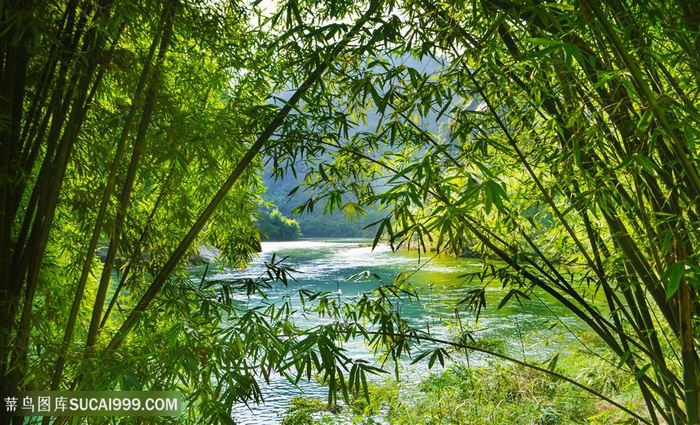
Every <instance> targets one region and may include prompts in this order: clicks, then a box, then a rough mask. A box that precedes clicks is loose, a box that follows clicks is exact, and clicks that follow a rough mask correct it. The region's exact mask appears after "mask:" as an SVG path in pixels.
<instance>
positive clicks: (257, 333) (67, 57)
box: [0, 0, 376, 423]
mask: <svg viewBox="0 0 700 425" xmlns="http://www.w3.org/2000/svg"><path fill="white" fill-rule="evenodd" d="M363 6H364V5H363ZM375 9H376V4H373V5H372V7H369V6H368V7H367V9H366V10H365V9H363V10H359V9H356V8H351V9H347V8H344V9H343V10H340V9H334V16H336V17H338V18H340V19H343V17H346V18H347V19H348V20H350V21H356V24H355V25H354V26H352V25H351V26H345V25H344V26H342V27H337V28H335V31H334V34H335V35H336V37H329V38H324V39H318V40H314V41H312V42H307V43H304V47H305V49H306V50H304V51H303V54H304V55H305V59H304V61H306V62H307V65H308V67H307V70H306V71H305V72H304V73H303V74H296V75H295V78H294V79H293V80H285V79H283V78H282V74H280V70H281V69H282V68H280V67H284V66H286V63H285V61H286V55H294V54H297V53H299V52H297V51H296V45H295V44H294V45H289V46H286V45H285V44H284V43H285V40H284V37H281V36H280V35H279V34H275V37H273V36H272V33H268V32H265V31H262V29H263V28H268V29H269V26H265V25H267V24H264V22H266V21H265V19H264V18H263V17H262V16H260V14H259V11H260V10H259V9H258V8H255V7H254V5H252V4H233V3H229V2H225V1H220V2H217V1H213V2H212V1H199V0H191V1H170V0H163V1H156V2H140V1H120V2H112V1H109V0H105V1H99V2H94V1H80V0H78V1H73V0H71V1H59V2H34V1H28V2H13V1H7V2H2V4H1V5H0V27H1V28H2V31H1V32H0V55H1V56H2V58H1V59H0V64H1V65H0V66H1V68H0V150H1V152H2V154H1V155H0V211H1V212H2V214H1V217H2V220H0V308H1V310H2V314H0V383H1V384H2V386H1V387H0V390H2V391H9V390H21V389H27V388H32V389H35V390H59V389H67V388H71V389H75V390H81V389H88V390H100V389H128V388H136V389H141V388H148V389H153V390H158V389H169V390H172V389H180V390H182V391H183V393H184V394H185V397H186V399H187V402H188V403H189V406H190V409H188V411H187V413H186V417H184V418H182V419H183V420H184V421H190V422H193V423H230V422H232V418H231V408H232V406H233V404H234V403H235V402H237V401H248V400H258V399H259V396H260V393H259V387H258V380H259V379H263V380H264V379H267V378H268V377H269V374H270V373H271V371H272V370H280V369H282V368H283V367H284V365H285V364H286V363H285V362H286V361H287V360H288V356H289V357H291V358H295V357H297V356H299V355H300V354H298V353H296V351H295V347H294V346H292V347H291V348H290V347H289V344H290V343H291V342H290V341H288V340H287V336H288V333H290V332H291V333H292V334H297V335H298V334H306V333H305V332H302V331H301V330H299V329H298V328H294V327H289V325H290V321H289V318H288V314H289V311H286V312H285V311H284V310H278V309H277V308H276V307H275V306H269V308H266V309H260V308H259V309H251V310H248V309H246V308H244V307H245V305H244V306H235V302H234V296H233V294H234V292H236V291H238V292H242V293H243V294H244V295H245V294H247V295H249V296H250V295H252V294H253V293H257V292H258V288H259V287H260V286H261V285H262V286H263V287H265V285H269V284H271V283H270V282H277V281H279V282H281V283H282V284H284V283H286V274H285V272H284V271H283V269H281V268H279V267H278V266H277V265H274V264H271V265H270V269H269V271H268V272H267V273H266V274H265V275H264V276H262V277H261V279H262V281H255V280H245V281H243V282H238V281H237V282H229V283H227V284H221V285H219V286H218V287H212V286H210V285H207V284H206V282H205V281H202V282H200V283H199V284H197V283H196V282H191V281H189V280H188V278H187V274H188V271H187V269H186V265H187V259H188V258H189V257H190V255H192V254H193V253H194V252H195V251H196V247H197V246H200V245H210V246H215V247H217V248H219V249H220V250H221V252H222V254H223V258H225V260H226V262H227V264H228V265H230V266H233V267H241V266H243V265H245V263H246V262H247V260H248V258H249V257H250V255H252V254H253V252H254V250H255V247H256V246H257V245H258V242H259V236H258V233H257V229H256V228H255V226H254V223H253V215H254V213H255V210H256V206H257V205H258V204H260V199H259V194H260V192H261V188H260V183H259V178H258V171H259V170H258V168H259V167H260V161H259V160H258V159H256V158H257V154H258V152H259V151H260V149H261V147H262V146H263V145H264V144H265V143H266V142H267V141H268V140H269V139H270V138H271V137H272V136H273V133H274V132H275V130H277V129H278V127H279V126H280V124H281V123H282V121H284V119H285V117H287V115H288V114H289V113H290V112H291V111H292V109H293V107H294V105H295V104H297V103H298V102H299V101H300V99H301V98H302V96H303V95H304V93H305V91H307V90H308V88H309V87H310V86H312V85H314V84H315V83H316V81H317V80H318V79H319V78H320V76H321V75H322V74H323V72H324V69H325V68H326V67H327V66H328V64H327V62H326V61H328V62H332V61H333V60H334V57H335V56H337V55H338V53H339V52H340V51H342V50H343V49H345V48H346V47H347V45H348V44H349V43H350V42H351V41H353V40H355V38H356V37H357V36H358V34H359V33H361V30H362V28H363V26H364V25H365V24H366V23H367V21H368V19H369V17H370V16H371V15H372V14H373V13H374V10H375ZM289 24H290V26H291V22H290V23H289ZM255 25H258V26H255ZM277 28H280V27H279V26H277ZM306 30H308V28H305V29H304V30H303V31H306ZM293 33H294V31H292V32H290V33H287V35H286V36H289V35H291V34H293ZM308 61H311V62H308ZM272 77H279V78H278V79H273V78H272ZM282 87H284V89H286V90H293V93H292V94H291V96H290V97H289V98H288V99H287V100H286V102H285V103H284V105H277V104H274V102H272V101H271V100H270V97H271V93H274V92H278V91H279V90H280V89H281V88H282ZM98 244H107V246H108V247H107V250H106V254H105V257H104V258H98V257H97V256H96V255H95V252H96V249H97V247H98ZM221 341H227V342H228V343H227V344H221ZM302 348H303V349H307V348H308V347H306V346H303V347H302ZM311 348H315V347H311ZM251 362H253V363H251ZM313 366H317V367H318V368H319V369H322V365H319V364H314V365H313ZM323 366H325V365H323ZM364 370H365V369H362V373H364ZM358 376H359V375H358ZM9 420H10V418H7V417H2V418H0V423H7V422H8V421H9ZM65 420H66V419H65V418H58V419H55V422H56V423H62V422H64V421H65ZM76 420H80V419H79V418H77V419H76Z"/></svg>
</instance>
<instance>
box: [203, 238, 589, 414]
mask: <svg viewBox="0 0 700 425" xmlns="http://www.w3.org/2000/svg"><path fill="white" fill-rule="evenodd" d="M273 254H274V255H276V256H277V258H278V259H279V258H282V257H287V258H286V260H285V261H284V263H283V264H285V265H286V266H287V267H290V268H292V269H294V270H296V272H295V273H293V276H294V278H295V281H292V282H290V284H289V285H288V286H287V287H284V286H282V285H275V286H274V288H273V289H272V290H270V291H269V292H268V293H267V297H268V298H267V300H266V301H264V300H263V299H262V298H261V297H256V296H254V297H252V298H247V297H245V295H240V296H239V300H240V302H244V303H246V305H248V306H250V307H254V306H256V305H258V304H260V303H262V302H267V303H269V302H282V301H283V300H288V299H292V300H294V299H296V300H298V299H299V298H298V295H297V293H298V291H299V290H300V289H309V290H313V291H328V292H333V293H337V294H338V296H339V297H341V298H344V299H351V298H353V297H355V296H357V294H358V293H361V292H363V291H367V290H371V289H373V288H375V287H376V286H377V285H378V283H377V281H376V280H364V281H357V280H348V277H350V276H352V275H355V274H357V273H361V272H365V271H369V272H371V273H375V274H376V275H378V276H379V277H380V278H381V279H382V282H383V283H389V282H391V281H392V280H393V279H394V277H395V276H396V274H397V273H404V274H407V273H412V274H411V277H410V279H409V281H410V282H411V283H412V285H413V286H414V288H415V289H416V291H417V293H418V295H419V299H418V300H417V301H413V302H404V303H403V304H402V306H401V313H402V315H403V316H404V317H405V318H408V319H410V321H411V322H412V323H413V324H414V325H415V326H417V327H419V328H421V329H423V330H429V331H430V333H431V335H432V336H434V337H437V338H440V339H449V338H450V336H451V331H450V328H451V327H452V326H453V324H454V323H455V320H454V319H455V308H457V311H459V316H460V321H461V323H462V326H467V327H470V329H472V330H473V332H474V336H475V337H476V338H477V339H487V340H491V341H499V344H501V345H502V347H503V348H504V350H505V351H506V353H507V354H508V355H510V356H512V357H515V358H518V359H527V360H530V361H535V360H545V359H546V358H548V357H549V356H551V355H552V354H554V353H555V352H557V351H559V350H561V349H562V348H565V347H569V348H570V347H571V346H572V345H575V344H576V339H575V338H574V337H573V335H571V333H570V332H568V330H567V329H571V330H573V331H577V330H580V329H582V326H581V325H580V323H579V321H578V320H577V319H575V318H573V317H570V316H567V313H566V311H565V310H564V309H562V308H560V307H557V306H556V304H555V303H552V302H551V301H547V299H546V298H543V300H533V301H525V302H524V303H523V306H522V307H521V306H519V305H518V303H517V302H515V301H513V302H511V303H509V304H508V305H507V306H505V307H503V308H501V309H500V310H499V309H497V308H496V307H497V306H498V303H499V302H500V300H501V299H502V298H503V296H505V295H506V293H507V291H506V290H504V289H502V288H501V287H500V285H498V284H497V283H495V282H494V284H492V285H490V287H489V288H487V291H486V304H487V307H486V309H485V310H484V311H482V313H481V315H480V317H479V321H478V323H477V322H475V320H474V317H473V315H472V314H470V313H469V312H466V311H465V309H464V306H463V305H462V306H460V305H459V304H458V303H459V301H461V300H462V299H464V297H465V296H466V292H467V291H468V290H469V289H474V288H478V287H481V286H482V285H481V284H480V283H478V282H476V281H474V282H473V283H469V282H467V281H466V280H465V278H464V277H460V276H463V275H465V274H467V273H473V272H475V271H478V270H480V269H481V267H482V265H481V263H479V261H477V260H472V259H454V258H450V257H446V256H441V257H438V258H429V257H426V256H421V257H420V258H419V256H418V255H417V254H416V253H415V252H392V251H391V249H390V248H389V247H387V246H378V247H376V248H375V249H374V250H372V248H371V244H370V243H368V242H367V241H358V240H335V241H332V240H309V241H297V242H269V243H263V246H262V252H261V253H260V255H259V258H257V259H256V260H255V261H254V262H253V263H252V264H251V265H250V266H249V267H248V268H247V269H246V270H245V271H244V272H241V271H238V270H236V271H226V272H222V273H219V274H215V275H212V276H210V278H211V279H217V280H222V279H239V278H241V277H257V276H259V275H261V274H262V273H264V271H265V269H266V268H265V262H267V261H270V259H271V258H272V255H273ZM540 297H542V295H540ZM555 324H558V325H556V326H553V325H555ZM311 325H313V322H309V326H311ZM345 348H346V349H348V350H349V352H350V353H351V354H352V355H353V356H354V357H355V358H364V359H368V360H370V361H374V362H375V363H376V365H379V363H378V361H377V360H376V359H374V358H373V356H372V354H371V353H370V352H369V351H368V350H367V348H366V347H365V346H364V344H363V342H362V341H355V342H351V343H349V344H348V345H346V346H345ZM470 362H471V363H472V364H486V363H487V359H486V358H484V357H483V356H478V355H475V354H474V355H470ZM423 363H424V362H423ZM438 368H439V366H438ZM402 373H403V379H408V380H416V381H417V380H419V379H420V378H421V377H423V376H425V375H426V374H427V373H429V371H427V367H426V365H425V364H422V363H421V364H416V365H410V362H409V361H406V364H405V365H403V372H402ZM263 385H264V384H263ZM263 394H264V396H265V400H266V401H265V403H264V404H261V405H259V406H256V405H251V406H250V407H248V406H245V405H240V406H236V407H235V409H234V419H235V421H236V423H239V424H262V423H264V424H274V423H279V422H280V420H281V414H283V413H284V412H285V410H286V408H287V407H288V403H289V400H290V399H291V398H292V397H295V396H299V395H306V396H311V397H320V398H325V396H326V390H325V388H323V387H320V386H319V385H318V384H316V383H315V382H301V383H300V385H299V388H296V387H294V386H293V385H292V384H290V383H289V382H287V381H286V380H285V379H284V378H282V377H275V378H273V379H272V381H271V383H270V385H269V386H263Z"/></svg>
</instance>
